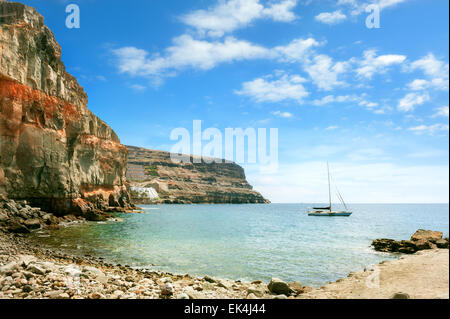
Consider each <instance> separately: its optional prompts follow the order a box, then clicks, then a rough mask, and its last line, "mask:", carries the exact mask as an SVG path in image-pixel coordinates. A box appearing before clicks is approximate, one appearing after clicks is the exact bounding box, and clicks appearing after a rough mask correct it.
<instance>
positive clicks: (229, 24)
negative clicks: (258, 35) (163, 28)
mask: <svg viewBox="0 0 450 319" xmlns="http://www.w3.org/2000/svg"><path fill="white" fill-rule="evenodd" d="M296 5H297V0H281V1H277V2H271V3H269V5H268V6H264V4H261V3H260V0H228V1H223V0H222V1H219V2H218V3H217V4H216V5H215V6H212V7H210V8H209V9H207V10H196V11H193V12H190V13H188V14H186V15H184V16H182V17H181V21H182V22H183V23H185V24H186V25H188V26H190V27H193V28H195V29H196V30H198V31H199V32H200V33H201V34H204V35H208V36H212V37H221V36H223V35H224V34H226V33H231V32H233V31H234V30H236V29H239V28H243V27H246V26H248V25H249V24H250V23H252V22H253V21H255V20H257V19H264V18H266V19H272V20H274V21H281V22H291V21H293V20H295V18H296V16H295V14H294V13H293V12H292V9H293V8H294V7H295V6H296Z"/></svg>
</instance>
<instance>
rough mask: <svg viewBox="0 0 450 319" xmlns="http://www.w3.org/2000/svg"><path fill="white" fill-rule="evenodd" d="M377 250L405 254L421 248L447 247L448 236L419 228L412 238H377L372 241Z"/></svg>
mask: <svg viewBox="0 0 450 319" xmlns="http://www.w3.org/2000/svg"><path fill="white" fill-rule="evenodd" d="M372 246H373V247H374V249H375V250H376V251H381V252H394V253H404V254H414V253H415V252H417V251H419V250H425V249H436V248H447V249H448V238H442V233H441V232H438V231H431V230H424V229H419V230H417V231H416V232H415V233H414V234H413V235H412V236H411V239H410V240H401V241H397V240H393V239H387V238H382V239H376V240H374V241H373V242H372Z"/></svg>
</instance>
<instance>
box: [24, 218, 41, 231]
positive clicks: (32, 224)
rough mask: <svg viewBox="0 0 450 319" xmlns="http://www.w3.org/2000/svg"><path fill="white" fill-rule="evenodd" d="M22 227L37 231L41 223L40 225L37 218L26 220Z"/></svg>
mask: <svg viewBox="0 0 450 319" xmlns="http://www.w3.org/2000/svg"><path fill="white" fill-rule="evenodd" d="M24 225H25V226H26V227H27V228H28V229H39V228H41V223H40V221H39V219H37V218H33V219H27V220H26V221H25V222H24Z"/></svg>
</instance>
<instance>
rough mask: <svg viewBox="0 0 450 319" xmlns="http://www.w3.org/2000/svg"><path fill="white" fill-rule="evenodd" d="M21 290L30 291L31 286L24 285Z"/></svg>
mask: <svg viewBox="0 0 450 319" xmlns="http://www.w3.org/2000/svg"><path fill="white" fill-rule="evenodd" d="M22 291H23V292H32V291H33V288H31V286H30V285H25V286H23V287H22Z"/></svg>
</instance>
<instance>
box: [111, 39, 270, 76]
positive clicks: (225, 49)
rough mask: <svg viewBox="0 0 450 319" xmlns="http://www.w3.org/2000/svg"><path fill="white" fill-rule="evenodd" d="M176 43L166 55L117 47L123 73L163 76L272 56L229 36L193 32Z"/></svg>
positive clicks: (256, 46)
mask: <svg viewBox="0 0 450 319" xmlns="http://www.w3.org/2000/svg"><path fill="white" fill-rule="evenodd" d="M173 43H174V44H173V46H171V47H169V48H167V49H166V50H165V55H164V56H160V55H154V56H151V57H149V54H148V52H146V51H145V50H141V49H137V48H134V47H125V48H120V49H116V50H113V54H115V56H116V57H117V59H118V68H119V71H120V72H121V73H128V74H130V75H141V76H151V75H153V76H156V75H157V76H160V75H162V74H163V73H165V72H170V71H174V70H175V71H177V70H180V69H183V68H189V67H190V68H196V69H201V70H209V69H212V68H214V67H215V66H217V65H218V64H220V63H225V62H233V61H241V60H250V59H259V58H269V57H270V56H271V55H273V54H272V53H271V52H270V50H268V49H266V48H263V47H261V46H258V45H254V44H252V43H250V42H247V41H242V40H236V39H235V38H233V37H227V38H226V39H224V40H223V41H213V42H209V41H204V40H196V39H194V38H192V36H190V35H182V36H180V37H177V38H175V39H173Z"/></svg>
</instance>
